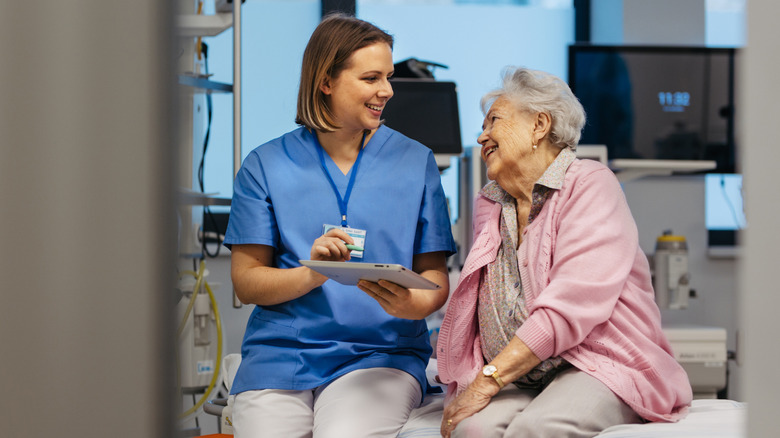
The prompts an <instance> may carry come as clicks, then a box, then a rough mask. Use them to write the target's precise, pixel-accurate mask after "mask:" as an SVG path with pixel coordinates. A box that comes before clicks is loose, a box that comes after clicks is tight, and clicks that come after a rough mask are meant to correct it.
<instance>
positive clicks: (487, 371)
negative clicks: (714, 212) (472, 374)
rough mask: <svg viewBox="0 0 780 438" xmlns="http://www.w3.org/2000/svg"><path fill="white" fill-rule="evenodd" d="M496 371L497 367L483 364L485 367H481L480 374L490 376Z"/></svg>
mask: <svg viewBox="0 0 780 438" xmlns="http://www.w3.org/2000/svg"><path fill="white" fill-rule="evenodd" d="M496 371H498V368H496V366H495V365H485V367H484V368H482V374H484V375H486V376H492V375H493V373H495V372H496Z"/></svg>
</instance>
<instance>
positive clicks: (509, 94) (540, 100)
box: [481, 67, 585, 150]
mask: <svg viewBox="0 0 780 438" xmlns="http://www.w3.org/2000/svg"><path fill="white" fill-rule="evenodd" d="M500 97H504V98H506V99H508V100H509V101H510V102H512V103H513V104H514V105H515V107H516V108H517V109H518V110H520V111H528V112H533V113H540V112H544V113H547V114H549V115H550V118H551V119H552V129H551V130H550V143H552V144H554V145H556V146H558V147H560V148H561V149H563V148H565V147H568V148H571V149H572V150H576V149H577V143H578V142H579V141H580V136H581V134H582V128H583V127H584V126H585V109H583V107H582V104H581V103H580V101H579V100H577V97H576V96H574V93H572V92H571V89H570V88H569V86H568V85H567V84H566V82H564V81H563V80H562V79H560V78H559V77H557V76H555V75H552V74H550V73H547V72H543V71H539V70H531V69H528V68H524V67H508V68H507V69H506V70H505V71H504V82H503V86H502V87H501V88H499V89H496V90H493V91H491V92H489V93H487V94H485V95H484V96H483V97H482V101H481V106H482V112H483V113H484V114H487V112H488V110H489V109H490V106H491V105H492V104H493V102H494V101H495V100H496V99H498V98H500Z"/></svg>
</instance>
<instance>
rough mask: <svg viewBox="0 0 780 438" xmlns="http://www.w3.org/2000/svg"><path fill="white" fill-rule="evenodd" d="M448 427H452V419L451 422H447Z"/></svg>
mask: <svg viewBox="0 0 780 438" xmlns="http://www.w3.org/2000/svg"><path fill="white" fill-rule="evenodd" d="M447 426H452V418H450V419H449V420H447Z"/></svg>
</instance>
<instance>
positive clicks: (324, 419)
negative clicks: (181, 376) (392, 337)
mask: <svg viewBox="0 0 780 438" xmlns="http://www.w3.org/2000/svg"><path fill="white" fill-rule="evenodd" d="M421 397H422V393H421V389H420V384H419V383H418V382H417V379H415V378H414V377H412V376H411V375H410V374H408V373H406V372H405V371H401V370H397V369H393V368H369V369H363V370H357V371H352V372H351V373H348V374H345V375H343V376H341V377H339V378H337V379H336V380H334V381H333V382H331V383H329V384H327V385H323V386H320V387H317V388H314V389H309V390H304V391H292V390H278V389H264V390H259V391H246V392H242V393H240V394H238V395H236V397H235V401H234V403H233V433H234V434H235V436H236V438H265V437H272V438H280V437H284V438H299V437H300V438H304V437H306V438H309V437H312V438H367V437H388V438H395V437H396V435H398V431H400V430H401V427H403V425H404V423H406V420H407V419H408V417H409V413H410V412H411V411H412V409H414V408H415V407H417V406H419V404H420V401H421Z"/></svg>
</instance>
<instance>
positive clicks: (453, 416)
mask: <svg viewBox="0 0 780 438" xmlns="http://www.w3.org/2000/svg"><path fill="white" fill-rule="evenodd" d="M498 391H499V388H498V385H495V384H493V383H491V382H490V381H489V380H487V379H480V378H477V379H476V380H474V381H473V382H471V384H470V385H469V386H468V388H466V391H465V392H463V394H461V395H459V396H458V397H456V398H455V400H453V401H452V402H451V403H450V404H449V405H447V407H446V408H444V415H443V417H442V421H441V436H443V437H444V438H449V436H450V434H451V433H452V431H453V430H454V429H455V427H456V426H457V425H458V424H459V423H460V422H461V421H463V420H465V419H466V418H468V417H470V416H472V415H474V414H476V413H477V412H479V411H481V410H482V409H484V408H485V406H487V405H488V403H490V400H491V399H492V398H493V396H494V395H496V394H497V393H498Z"/></svg>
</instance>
